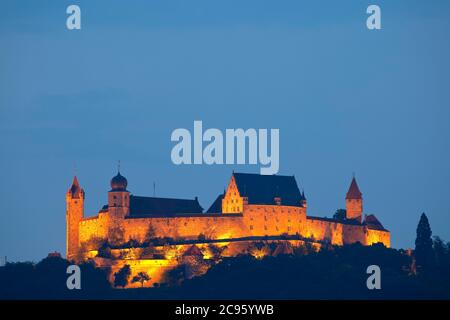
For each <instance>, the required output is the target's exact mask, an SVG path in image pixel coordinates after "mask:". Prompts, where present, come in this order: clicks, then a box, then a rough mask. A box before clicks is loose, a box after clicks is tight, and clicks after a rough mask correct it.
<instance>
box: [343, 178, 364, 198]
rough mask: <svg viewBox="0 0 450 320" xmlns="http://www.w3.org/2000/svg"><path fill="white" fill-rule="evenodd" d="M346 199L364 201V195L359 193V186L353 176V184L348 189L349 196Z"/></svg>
mask: <svg viewBox="0 0 450 320" xmlns="http://www.w3.org/2000/svg"><path fill="white" fill-rule="evenodd" d="M345 199H362V193H361V191H359V187H358V184H357V183H356V178H355V176H354V175H353V179H352V183H351V184H350V188H348V191H347V195H346V196H345Z"/></svg>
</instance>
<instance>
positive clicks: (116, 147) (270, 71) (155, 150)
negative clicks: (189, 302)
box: [0, 0, 450, 261]
mask: <svg viewBox="0 0 450 320" xmlns="http://www.w3.org/2000/svg"><path fill="white" fill-rule="evenodd" d="M70 4H78V5H79V6H80V7H81V19H82V20H81V21H82V22H81V26H82V28H81V30H75V31H69V30H67V28H66V18H67V16H68V15H67V14H66V8H67V6H68V5H70ZM369 4H378V5H379V6H380V7H381V12H382V29H381V30H379V31H369V30H368V29H367V28H366V18H367V14H366V8H367V7H368V5H369ZM449 31H450V1H439V0H435V1H426V0H421V1H413V0H411V1H402V0H396V1H378V0H377V1H370V2H369V1H336V0H330V1H317V0H314V1H313V0H311V1H298V0H288V1H275V0H271V1H266V0H249V1H242V0H240V1H237V0H227V1H225V0H220V1H219V0H195V1H194V0H191V1H186V0H183V1H182V0H176V1H175V0H167V1H97V0H96V1H93V0H89V1H75V0H73V1H23V0H14V1H9V0H6V1H2V2H1V4H0V133H1V139H0V169H1V176H0V177H1V183H0V255H1V256H8V260H14V261H16V260H33V261H37V260H40V259H41V258H43V257H45V256H46V255H47V253H48V252H50V251H55V250H56V251H59V252H61V253H63V254H65V193H66V191H67V189H68V187H69V186H70V183H71V181H72V177H73V174H74V167H76V173H77V176H78V178H79V181H80V183H81V185H82V187H83V188H84V189H85V191H86V203H85V214H86V215H88V216H89V215H95V214H96V213H97V212H98V210H99V209H100V208H101V206H102V205H104V204H105V203H106V200H107V191H108V190H109V181H110V179H111V177H112V176H113V175H115V174H116V171H117V160H119V159H120V160H121V163H122V170H121V172H122V173H123V175H125V176H126V177H127V178H128V189H129V190H130V191H131V192H132V193H133V194H135V195H149V196H151V195H152V194H153V183H154V182H155V183H156V194H157V195H158V196H167V197H181V198H194V197H195V196H198V197H199V200H200V203H201V204H202V206H203V207H204V208H208V207H209V205H210V204H211V202H212V201H213V200H214V198H215V197H216V196H217V194H218V193H220V192H222V191H223V189H224V187H225V186H226V184H227V182H228V180H229V178H230V176H231V173H232V170H236V171H243V172H259V168H260V167H259V165H256V166H255V165H240V166H237V165H236V166H233V165H222V166H219V165H213V166H208V165H191V166H188V165H184V166H183V165H182V166H176V165H174V164H173V163H172V162H171V158H170V152H171V149H172V147H173V145H174V144H173V143H172V142H171V141H170V135H171V133H172V131H173V130H174V129H176V128H187V129H190V130H191V131H192V130H193V122H194V120H202V121H203V126H204V128H218V129H221V130H225V129H226V128H244V129H246V128H268V129H270V128H279V129H280V171H279V174H285V175H295V177H296V179H297V182H298V184H299V185H300V187H301V188H304V189H305V194H306V196H307V199H308V214H309V215H314V216H321V217H323V216H331V215H332V214H333V213H334V211H335V210H336V209H337V208H343V207H344V206H345V201H344V198H345V193H346V191H347V188H348V186H349V184H350V181H351V177H352V173H353V172H355V173H356V178H357V180H358V183H359V186H360V188H361V191H362V192H363V196H364V211H365V213H367V214H370V213H373V214H375V215H376V216H377V217H378V218H379V219H380V221H381V222H382V223H383V224H384V226H385V227H386V228H387V229H389V230H390V231H391V240H392V246H393V247H396V248H408V247H413V246H414V239H415V232H416V226H417V223H418V220H419V216H420V214H421V213H422V212H426V214H427V215H428V217H429V220H430V223H431V227H432V230H433V234H434V235H439V236H441V237H442V238H443V239H445V240H448V241H450V58H449V57H450V32H449Z"/></svg>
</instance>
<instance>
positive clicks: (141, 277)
mask: <svg viewBox="0 0 450 320" xmlns="http://www.w3.org/2000/svg"><path fill="white" fill-rule="evenodd" d="M150 279H151V278H150V276H149V275H148V274H147V272H139V273H138V274H137V275H135V276H134V277H133V279H132V280H131V283H136V282H139V283H140V284H141V287H144V283H145V282H147V281H150Z"/></svg>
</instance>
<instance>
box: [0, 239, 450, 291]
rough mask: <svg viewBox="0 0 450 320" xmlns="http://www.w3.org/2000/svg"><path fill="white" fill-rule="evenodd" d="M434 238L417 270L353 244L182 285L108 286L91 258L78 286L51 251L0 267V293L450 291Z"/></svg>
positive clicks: (444, 253) (225, 265) (443, 256)
mask: <svg viewBox="0 0 450 320" xmlns="http://www.w3.org/2000/svg"><path fill="white" fill-rule="evenodd" d="M437 240H438V239H437ZM437 240H435V242H434V247H435V248H436V250H435V251H436V258H437V259H436V261H437V263H435V264H434V265H433V269H431V270H430V269H428V270H427V271H426V272H421V273H420V274H417V275H414V274H411V270H410V267H411V257H409V256H408V255H406V254H405V252H403V251H402V250H395V249H387V248H385V247H384V246H382V245H374V246H371V247H364V246H361V245H359V244H355V245H350V246H344V247H329V248H327V249H323V250H321V251H320V252H318V253H309V254H299V253H297V254H296V255H280V256H277V257H266V258H264V259H261V260H257V259H255V258H253V257H252V256H248V255H246V256H239V257H235V258H226V259H223V260H222V262H220V263H219V264H217V265H215V266H214V267H212V268H211V269H210V270H209V271H208V273H207V274H206V275H204V276H202V277H197V278H193V279H191V280H186V281H184V282H183V283H182V285H181V286H173V287H170V286H159V287H158V288H147V289H146V288H142V289H128V290H121V289H119V290H118V289H112V288H111V287H110V285H109V283H108V282H107V281H106V277H107V275H106V273H105V271H103V270H99V269H96V268H94V267H93V266H92V265H91V264H89V263H86V264H83V265H81V266H80V267H81V274H82V277H81V279H82V281H81V282H82V285H81V290H68V289H67V286H66V280H67V277H68V274H66V268H67V266H68V265H69V262H68V261H66V260H64V259H61V258H58V257H51V258H46V259H44V260H42V261H41V262H39V263H38V264H31V263H9V264H7V265H6V266H4V267H1V268H0V299H449V298H450V246H449V245H448V244H445V243H443V242H442V241H440V240H438V241H437ZM374 264H375V265H378V266H379V267H380V268H381V290H368V289H367V286H366V281H367V278H368V277H369V275H368V274H367V273H366V269H367V267H368V266H369V265H374Z"/></svg>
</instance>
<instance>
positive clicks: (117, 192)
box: [108, 171, 130, 221]
mask: <svg viewBox="0 0 450 320" xmlns="http://www.w3.org/2000/svg"><path fill="white" fill-rule="evenodd" d="M127 185H128V181H127V179H126V178H125V177H124V176H122V175H121V174H120V171H118V172H117V175H116V176H114V177H113V178H112V179H111V190H110V191H109V192H108V211H109V214H110V218H111V219H112V220H113V221H115V220H116V219H123V218H125V217H126V216H127V215H128V214H129V212H130V193H129V192H128V191H127Z"/></svg>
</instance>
